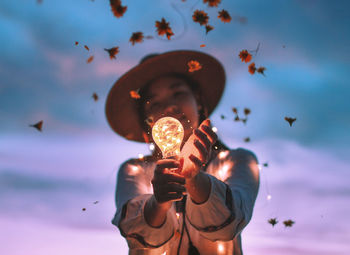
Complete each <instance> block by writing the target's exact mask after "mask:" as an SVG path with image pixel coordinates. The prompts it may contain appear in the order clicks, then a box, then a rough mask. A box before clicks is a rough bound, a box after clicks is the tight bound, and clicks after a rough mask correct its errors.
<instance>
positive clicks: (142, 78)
mask: <svg viewBox="0 0 350 255" xmlns="http://www.w3.org/2000/svg"><path fill="white" fill-rule="evenodd" d="M148 56H151V57H147V56H146V57H144V58H143V60H142V61H141V63H139V64H138V65H137V66H135V67H133V68H132V69H131V70H129V71H128V72H126V73H125V74H124V75H123V76H121V77H120V78H119V79H118V80H117V81H116V82H115V83H114V85H113V87H112V88H111V89H110V91H109V94H108V96H107V100H106V108H105V111H106V117H107V120H108V123H109V125H110V127H111V128H112V129H113V130H114V131H115V132H116V133H117V134H119V135H121V136H123V137H125V138H126V139H128V140H133V141H137V142H145V141H144V138H143V134H142V131H143V128H142V126H141V124H140V121H139V112H138V108H137V100H138V99H135V98H133V97H131V96H130V91H132V90H138V89H140V88H142V87H143V86H145V85H146V84H147V82H149V81H151V80H153V79H155V78H157V77H159V76H161V75H164V74H167V73H180V74H186V75H188V76H189V77H191V79H192V80H194V81H195V82H196V83H197V84H198V86H199V87H200V88H199V90H200V92H201V96H202V100H203V104H205V107H206V108H207V111H208V115H210V114H211V113H212V112H213V110H214V109H215V107H216V106H217V104H218V103H219V101H220V98H221V96H222V94H223V91H224V87H225V82H226V75H225V70H224V68H223V66H222V64H221V63H220V62H219V61H218V60H217V59H216V58H214V57H213V56H210V55H208V54H206V53H203V52H199V51H190V50H177V51H170V52H165V53H162V54H158V55H157V54H152V55H148ZM191 60H195V61H198V62H199V63H200V65H201V66H202V68H201V69H200V70H197V71H194V72H189V67H188V62H189V61H191Z"/></svg>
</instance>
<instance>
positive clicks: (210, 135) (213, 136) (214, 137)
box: [202, 125, 218, 144]
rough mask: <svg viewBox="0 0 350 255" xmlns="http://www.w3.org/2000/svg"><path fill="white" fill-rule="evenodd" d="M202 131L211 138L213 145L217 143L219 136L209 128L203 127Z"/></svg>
mask: <svg viewBox="0 0 350 255" xmlns="http://www.w3.org/2000/svg"><path fill="white" fill-rule="evenodd" d="M202 129H203V130H204V132H205V133H207V135H208V136H209V138H210V140H211V143H212V144H214V143H215V142H216V140H217V139H218V135H217V134H216V133H215V132H214V131H213V129H211V127H209V126H206V125H203V126H202Z"/></svg>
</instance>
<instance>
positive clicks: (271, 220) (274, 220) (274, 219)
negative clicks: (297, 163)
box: [268, 218, 278, 227]
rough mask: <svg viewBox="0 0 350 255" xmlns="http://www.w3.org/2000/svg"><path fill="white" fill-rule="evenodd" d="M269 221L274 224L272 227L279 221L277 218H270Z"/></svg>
mask: <svg viewBox="0 0 350 255" xmlns="http://www.w3.org/2000/svg"><path fill="white" fill-rule="evenodd" d="M268 223H270V224H271V225H272V227H274V226H275V225H276V224H277V223H278V221H277V218H271V219H269V220H268Z"/></svg>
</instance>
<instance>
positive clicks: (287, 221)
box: [283, 220, 295, 227]
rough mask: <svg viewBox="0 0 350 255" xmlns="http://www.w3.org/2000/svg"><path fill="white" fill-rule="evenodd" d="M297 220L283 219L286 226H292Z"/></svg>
mask: <svg viewBox="0 0 350 255" xmlns="http://www.w3.org/2000/svg"><path fill="white" fill-rule="evenodd" d="M294 223H295V222H294V221H292V220H285V221H283V224H284V226H286V227H291V226H292V225H293V224H294Z"/></svg>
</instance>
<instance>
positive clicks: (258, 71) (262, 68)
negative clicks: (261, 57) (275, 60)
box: [256, 66, 266, 76]
mask: <svg viewBox="0 0 350 255" xmlns="http://www.w3.org/2000/svg"><path fill="white" fill-rule="evenodd" d="M265 70H266V68H265V67H263V66H260V67H259V68H258V69H257V70H256V72H257V73H261V74H262V75H264V76H265V74H264V71H265Z"/></svg>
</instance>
